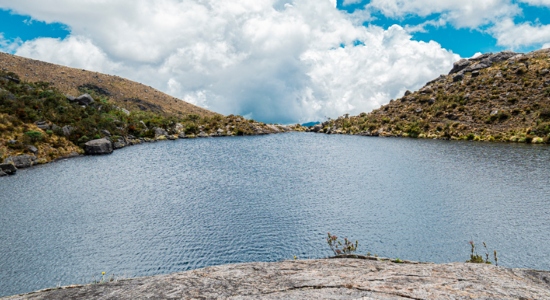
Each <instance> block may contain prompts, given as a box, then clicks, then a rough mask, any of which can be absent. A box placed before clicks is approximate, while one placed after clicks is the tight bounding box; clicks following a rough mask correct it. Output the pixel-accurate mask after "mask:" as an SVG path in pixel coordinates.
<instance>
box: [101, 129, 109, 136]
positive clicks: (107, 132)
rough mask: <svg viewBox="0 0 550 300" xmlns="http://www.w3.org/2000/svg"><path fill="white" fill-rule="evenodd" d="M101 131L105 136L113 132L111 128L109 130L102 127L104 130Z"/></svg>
mask: <svg viewBox="0 0 550 300" xmlns="http://www.w3.org/2000/svg"><path fill="white" fill-rule="evenodd" d="M101 133H102V134H103V135H104V136H111V133H110V132H109V130H107V129H102V130H101Z"/></svg>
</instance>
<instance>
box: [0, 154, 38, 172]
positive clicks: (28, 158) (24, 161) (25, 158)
mask: <svg viewBox="0 0 550 300" xmlns="http://www.w3.org/2000/svg"><path fill="white" fill-rule="evenodd" d="M35 162H36V157H35V156H34V155H18V156H10V157H8V158H6V159H5V160H4V163H5V164H6V163H7V164H9V163H12V164H13V165H15V167H16V168H18V169H24V168H29V167H31V166H32V165H34V163H35Z"/></svg>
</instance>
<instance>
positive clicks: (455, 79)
mask: <svg viewBox="0 0 550 300" xmlns="http://www.w3.org/2000/svg"><path fill="white" fill-rule="evenodd" d="M462 79H464V74H462V73H459V74H456V75H455V76H453V82H457V81H461V80H462Z"/></svg>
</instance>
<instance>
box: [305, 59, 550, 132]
mask: <svg viewBox="0 0 550 300" xmlns="http://www.w3.org/2000/svg"><path fill="white" fill-rule="evenodd" d="M549 70H550V49H544V50H539V51H534V52H531V53H527V54H518V53H513V52H501V53H496V54H492V53H489V54H485V55H481V56H479V57H476V58H472V59H468V60H466V59H463V60H460V61H458V62H456V63H455V64H454V67H453V69H452V70H451V71H450V72H449V74H447V75H441V76H440V77H438V78H436V79H435V80H432V81H430V82H428V83H427V84H426V85H425V86H424V87H423V88H421V89H420V90H418V91H416V92H409V91H407V92H406V93H405V95H404V96H403V97H401V98H399V99H396V100H392V101H390V103H389V104H387V105H384V106H382V107H381V108H379V109H376V110H374V111H372V112H370V113H368V114H367V113H362V114H360V115H358V116H352V117H350V116H347V115H345V116H342V117H339V118H338V119H336V120H328V121H327V122H324V123H323V124H321V125H318V126H316V127H312V128H311V129H310V130H311V131H315V132H324V133H333V134H334V133H342V134H360V135H366V136H405V137H407V136H408V137H418V138H437V139H453V140H454V139H464V140H481V141H505V142H526V143H548V142H549V134H550V71H549Z"/></svg>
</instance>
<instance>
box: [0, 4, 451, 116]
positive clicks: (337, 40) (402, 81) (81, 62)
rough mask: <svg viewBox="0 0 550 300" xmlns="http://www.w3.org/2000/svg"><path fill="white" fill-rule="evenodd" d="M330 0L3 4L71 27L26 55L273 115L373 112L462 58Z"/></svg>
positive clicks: (28, 47) (25, 49)
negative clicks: (356, 18) (364, 19)
mask: <svg viewBox="0 0 550 300" xmlns="http://www.w3.org/2000/svg"><path fill="white" fill-rule="evenodd" d="M333 4H334V3H333V2H332V3H331V2H330V1H321V2H319V1H315V0H300V1H294V0H263V1H257V0H233V1H215V0H159V1H146V0H133V1H130V0H126V1H123V0H120V1H115V2H113V1H106V0H101V1H98V0H82V1H78V2H74V1H69V0H55V1H54V0H42V1H38V2H37V1H31V0H20V1H7V0H0V8H8V9H13V10H14V11H15V12H17V13H22V14H28V15H31V16H32V18H33V19H36V20H43V21H47V22H60V23H63V24H66V25H67V26H68V27H69V28H70V30H71V35H70V36H69V37H67V38H65V39H63V40H59V39H44V38H40V39H36V40H33V41H28V42H26V43H24V44H23V45H21V46H20V47H18V49H17V54H18V55H23V56H27V57H32V58H36V59H42V60H46V61H50V62H54V63H60V64H64V65H70V66H74V67H78V68H87V69H91V70H95V71H101V72H106V73H110V74H117V75H120V76H124V77H128V78H130V79H133V80H137V81H140V82H143V83H145V84H148V85H151V86H153V87H156V88H158V89H160V90H163V91H166V92H168V93H170V94H172V95H174V96H176V97H179V98H182V99H184V100H186V101H189V102H191V103H194V104H197V105H201V106H203V107H208V108H209V109H212V110H214V111H218V112H221V113H224V114H230V113H233V114H242V115H247V116H251V117H253V118H256V119H259V120H262V121H268V122H280V123H291V122H302V121H311V120H321V119H323V118H324V117H325V116H328V117H336V116H338V115H341V114H343V113H352V114H358V113H360V112H363V111H370V110H371V109H373V108H376V107H378V106H379V105H381V104H384V103H387V102H388V101H389V100H390V98H395V97H397V96H398V95H400V94H402V93H403V92H404V91H405V90H406V89H416V88H419V87H420V86H422V85H423V84H424V83H425V82H427V81H429V80H431V79H433V78H435V77H437V76H438V75H439V74H441V73H446V72H447V71H448V70H449V69H450V68H451V66H452V62H453V61H454V60H457V59H458V58H459V57H458V56H457V55H454V54H452V53H450V52H448V51H446V50H445V49H442V48H441V46H440V45H439V44H437V43H435V42H430V43H423V42H417V41H412V40H411V37H410V36H409V35H408V33H407V32H406V31H405V30H404V29H403V28H401V27H399V26H393V27H391V28H389V29H387V30H384V29H382V28H380V27H376V26H370V27H363V26H361V25H360V24H356V23H354V22H353V18H352V17H350V15H348V14H345V13H343V12H340V11H338V10H337V9H335V8H334V5H333ZM357 41H360V42H362V43H363V44H364V45H362V44H358V43H357ZM342 46H343V47H342Z"/></svg>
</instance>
